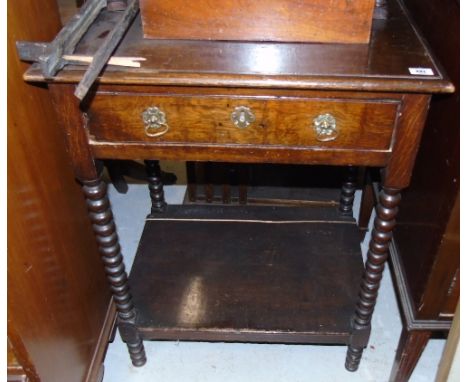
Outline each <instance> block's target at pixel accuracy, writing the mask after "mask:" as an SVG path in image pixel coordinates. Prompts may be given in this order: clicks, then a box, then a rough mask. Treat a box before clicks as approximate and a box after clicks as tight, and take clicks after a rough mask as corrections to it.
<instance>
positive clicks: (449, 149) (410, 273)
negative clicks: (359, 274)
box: [395, 0, 460, 319]
mask: <svg viewBox="0 0 468 382" xmlns="http://www.w3.org/2000/svg"><path fill="white" fill-rule="evenodd" d="M405 3H406V4H407V6H408V7H409V9H410V10H411V11H412V16H413V18H414V19H415V21H416V22H417V25H418V26H419V27H420V28H421V31H422V32H423V34H424V36H425V37H426V39H427V40H428V41H429V43H430V44H431V48H432V49H433V51H434V52H435V53H436V54H437V56H438V58H439V59H440V61H441V62H442V64H443V65H444V67H445V68H446V69H447V71H448V73H449V75H450V77H451V79H452V81H453V83H454V84H455V86H456V88H457V91H456V93H455V94H453V95H447V96H434V97H433V100H432V102H431V108H430V110H429V114H428V118H427V123H426V127H425V129H424V132H423V135H422V139H421V146H420V150H419V154H418V156H417V159H416V162H415V167H414V172H413V178H412V182H411V186H410V187H409V188H408V189H407V190H406V191H405V192H404V194H403V199H402V203H401V214H400V216H399V219H398V222H399V224H398V226H397V229H396V232H395V239H396V242H397V244H398V248H399V252H400V253H401V261H402V263H403V265H404V269H405V271H406V275H407V280H408V283H409V289H410V294H411V296H412V299H413V301H414V303H415V305H416V307H417V311H419V313H418V314H419V316H418V318H425V319H437V318H438V315H439V312H440V311H441V310H442V309H443V307H442V306H441V304H443V298H442V300H440V299H438V302H437V304H432V303H429V300H433V299H434V298H435V296H434V295H432V294H433V293H435V294H436V295H437V296H439V294H440V293H441V294H442V295H443V296H444V297H445V296H446V293H447V290H448V289H449V288H450V284H451V281H452V278H453V277H454V276H455V274H456V271H457V269H458V267H459V253H456V252H457V250H456V249H455V253H454V252H453V251H452V253H450V251H449V252H447V251H446V252H445V253H444V252H443V251H441V250H440V247H441V246H442V245H444V242H445V241H446V240H453V239H454V238H456V236H457V235H458V234H459V231H458V228H457V225H456V224H455V225H452V226H453V227H454V229H453V230H451V231H447V228H449V226H448V221H449V217H450V216H451V215H452V214H453V213H454V208H455V209H456V208H457V207H456V203H455V201H456V198H457V195H458V192H459V187H460V184H459V177H460V99H459V95H460V93H459V88H460V86H459V84H460V51H459V47H460V19H459V12H460V7H459V3H458V2H457V1H455V0H435V1H431V2H427V1H422V0H421V1H420V0H406V1H405ZM435 264H438V266H437V268H434V265H435ZM432 279H433V280H432ZM431 280H432V281H431ZM435 280H438V281H437V282H436V281H435ZM441 281H442V282H441ZM430 285H433V288H432V291H431V293H429V291H428V290H427V289H426V288H427V287H428V286H430ZM428 299H429V300H428ZM455 300H456V298H455ZM433 301H435V300H433ZM452 307H453V308H455V304H452ZM446 313H447V312H446ZM452 313H453V312H452Z"/></svg>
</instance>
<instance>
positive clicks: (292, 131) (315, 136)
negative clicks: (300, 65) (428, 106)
mask: <svg viewBox="0 0 468 382" xmlns="http://www.w3.org/2000/svg"><path fill="white" fill-rule="evenodd" d="M398 105H399V103H398V102H396V101H392V100H360V99H322V98H317V99H315V98H314V99H308V98H290V97H289V98H244V97H241V98H239V97H217V96H211V97H209V96H192V95H191V96H175V97H174V96H159V95H158V96H154V95H127V94H98V95H96V97H95V99H94V100H93V101H92V103H91V105H90V107H89V109H88V117H89V123H88V127H89V131H90V135H91V138H92V139H93V140H94V141H97V142H138V143H197V144H234V145H235V144H238V145H269V146H286V147H315V148H320V147H324V148H334V149H364V150H374V151H389V150H391V143H392V135H393V130H394V125H395V119H396V116H397V111H398Z"/></svg>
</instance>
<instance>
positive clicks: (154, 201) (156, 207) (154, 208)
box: [145, 160, 167, 213]
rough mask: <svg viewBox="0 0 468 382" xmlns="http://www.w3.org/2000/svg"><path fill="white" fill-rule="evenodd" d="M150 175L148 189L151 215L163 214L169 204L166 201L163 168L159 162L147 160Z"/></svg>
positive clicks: (147, 169) (147, 170)
mask: <svg viewBox="0 0 468 382" xmlns="http://www.w3.org/2000/svg"><path fill="white" fill-rule="evenodd" d="M145 165H146V172H147V174H148V188H149V191H150V197H151V213H157V212H162V211H164V209H165V208H166V206H167V204H166V201H165V200H164V188H163V182H162V177H161V168H160V167H159V161H157V160H145Z"/></svg>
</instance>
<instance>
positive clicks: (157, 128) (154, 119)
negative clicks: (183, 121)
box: [141, 106, 169, 137]
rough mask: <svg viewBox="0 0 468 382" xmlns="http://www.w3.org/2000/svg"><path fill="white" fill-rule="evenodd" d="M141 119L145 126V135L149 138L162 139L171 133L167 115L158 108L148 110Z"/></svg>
mask: <svg viewBox="0 0 468 382" xmlns="http://www.w3.org/2000/svg"><path fill="white" fill-rule="evenodd" d="M141 118H142V119H143V123H144V124H145V133H146V135H147V136H149V137H160V136H161V135H164V134H166V133H167V132H168V131H169V125H168V124H167V121H166V113H164V112H163V111H162V110H161V109H159V108H158V107H156V106H150V107H149V108H147V109H146V110H145V111H144V112H143V113H141Z"/></svg>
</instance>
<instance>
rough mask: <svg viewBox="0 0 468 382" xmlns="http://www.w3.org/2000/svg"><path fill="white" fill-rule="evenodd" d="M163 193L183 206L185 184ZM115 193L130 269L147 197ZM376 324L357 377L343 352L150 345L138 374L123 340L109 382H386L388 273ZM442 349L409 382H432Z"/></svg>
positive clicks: (394, 334)
mask: <svg viewBox="0 0 468 382" xmlns="http://www.w3.org/2000/svg"><path fill="white" fill-rule="evenodd" d="M165 192H166V199H167V201H168V203H170V204H180V203H181V202H182V200H183V197H184V193H185V186H170V187H165ZM109 194H110V199H111V203H112V207H113V211H114V215H115V219H116V222H117V227H118V233H119V236H120V242H121V245H122V251H123V254H124V261H125V265H126V267H127V269H130V268H131V265H132V263H133V257H134V254H135V251H136V247H137V245H138V241H139V238H140V235H141V232H142V230H143V225H144V218H145V216H146V215H147V213H148V212H149V207H150V199H149V194H148V191H147V187H146V186H145V185H130V188H129V191H128V193H127V195H120V194H118V193H117V192H116V191H115V190H114V189H113V188H112V186H111V187H110V190H109ZM356 205H358V203H357V202H356ZM366 239H367V238H366ZM365 243H367V240H366V241H365ZM372 325H373V327H372V334H371V338H370V343H369V346H368V348H367V349H366V350H365V351H364V354H363V357H362V361H361V366H360V368H359V370H358V371H357V372H355V373H350V372H348V371H346V370H345V368H344V360H345V356H346V347H344V346H313V345H271V344H233V343H199V342H145V347H146V354H147V358H148V362H147V364H146V365H145V366H144V367H141V368H135V367H133V366H132V364H131V362H130V358H129V357H128V354H127V349H126V346H125V345H124V344H123V343H122V342H121V340H120V337H119V336H118V335H117V336H116V339H115V341H114V342H113V343H112V344H110V345H109V349H108V352H107V357H106V360H105V374H104V382H120V381H125V382H143V381H144V382H146V381H158V382H176V381H177V382H189V381H190V382H202V381H203V382H215V381H216V382H219V381H222V382H237V381H255V382H263V381H265V382H266V381H268V382H280V381H281V382H285V381H287V382H289V381H291V382H292V381H294V382H306V381H307V382H348V381H349V382H354V381H356V382H357V381H359V382H385V381H387V380H388V377H389V375H390V370H391V367H392V363H393V358H394V356H395V350H396V347H397V344H398V339H399V336H400V331H401V319H400V315H399V312H398V307H397V302H396V296H395V292H394V289H393V284H392V281H391V278H390V274H389V271H388V269H386V270H385V273H384V278H383V280H382V287H381V289H380V292H379V299H378V302H377V306H376V309H375V313H374V317H373V321H372ZM444 344H445V341H444V340H430V341H429V344H428V346H427V347H426V349H425V351H424V353H423V355H422V357H421V359H420V361H419V363H418V365H417V368H416V370H415V371H414V373H413V376H412V378H411V380H410V381H411V382H432V381H434V378H435V375H436V372H437V366H438V364H439V360H440V357H441V355H442V351H443V347H444Z"/></svg>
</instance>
